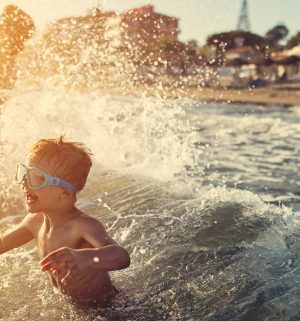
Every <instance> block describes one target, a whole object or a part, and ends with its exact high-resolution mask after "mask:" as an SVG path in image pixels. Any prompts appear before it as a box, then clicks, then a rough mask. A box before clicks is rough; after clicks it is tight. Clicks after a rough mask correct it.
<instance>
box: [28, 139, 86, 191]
mask: <svg viewBox="0 0 300 321" xmlns="http://www.w3.org/2000/svg"><path fill="white" fill-rule="evenodd" d="M91 156H92V153H91V151H90V150H89V149H88V148H87V147H86V146H85V145H84V144H82V143H79V142H71V141H66V140H65V139H64V136H60V137H58V138H48V139H40V140H38V141H37V142H35V143H34V144H33V146H32V147H31V148H30V150H29V153H28V156H27V158H28V159H29V160H31V161H33V162H39V161H41V160H42V159H43V160H44V159H46V160H47V161H48V162H49V166H51V170H52V172H51V174H52V175H55V176H57V177H59V178H62V179H64V180H66V181H67V182H69V183H71V184H73V185H74V186H75V187H76V188H77V190H78V191H80V190H82V189H83V187H84V186H85V183H86V180H87V177H88V174H89V171H90V168H91V166H92V159H91Z"/></svg>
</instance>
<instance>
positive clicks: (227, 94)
mask: <svg viewBox="0 0 300 321" xmlns="http://www.w3.org/2000/svg"><path fill="white" fill-rule="evenodd" d="M134 87H135V89H136V90H134V91H133V90H132V87H131V88H128V87H127V88H122V89H121V88H118V87H117V86H115V87H113V86H110V87H109V88H99V92H102V93H103V94H116V95H120V94H121V95H128V96H134V97H138V96H140V95H141V94H143V95H144V96H146V97H147V96H148V97H157V98H162V99H173V100H176V99H185V98H190V99H195V100H198V101H202V102H204V103H226V104H253V105H262V106H274V105H277V106H283V107H292V106H299V107H300V82H299V81H298V82H285V83H274V84H269V85H267V86H265V87H259V88H248V87H246V88H222V87H191V86H185V87H175V86H172V85H168V86H164V87H162V86H158V85H155V84H154V85H149V84H141V85H138V84H136V85H134ZM112 88H113V89H112ZM82 90H83V91H84V89H83V88H82ZM9 93H10V91H7V90H5V91H4V92H0V106H1V105H2V104H3V103H5V101H6V100H7V99H8V100H9V98H10V94H9Z"/></svg>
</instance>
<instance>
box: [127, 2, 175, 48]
mask: <svg viewBox="0 0 300 321" xmlns="http://www.w3.org/2000/svg"><path fill="white" fill-rule="evenodd" d="M178 34H179V29H178V19H177V18H174V17H169V16H166V15H163V14H160V13H156V12H154V8H153V6H151V5H147V6H143V7H140V8H136V9H132V10H129V11H127V12H126V13H124V14H123V15H122V44H123V45H125V46H128V47H131V46H147V45H148V44H149V43H151V42H153V41H155V40H159V39H168V40H177V39H178Z"/></svg>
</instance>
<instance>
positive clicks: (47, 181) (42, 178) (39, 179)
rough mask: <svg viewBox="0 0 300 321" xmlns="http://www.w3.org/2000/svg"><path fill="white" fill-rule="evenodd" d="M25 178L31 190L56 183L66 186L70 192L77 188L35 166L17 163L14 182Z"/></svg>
mask: <svg viewBox="0 0 300 321" xmlns="http://www.w3.org/2000/svg"><path fill="white" fill-rule="evenodd" d="M25 179H26V180H27V185H28V187H29V188H30V189H33V190H34V189H40V188H44V187H46V186H49V185H56V186H61V187H63V188H66V189H67V190H69V191H71V192H72V193H77V189H76V188H75V187H74V186H73V185H72V184H71V183H69V182H67V181H65V180H63V179H61V178H58V177H55V176H51V175H49V174H48V173H47V172H46V171H44V170H43V169H41V168H39V167H37V166H31V167H28V166H26V165H25V164H22V163H18V164H17V172H16V176H15V182H16V183H18V184H21V183H22V182H23V181H24V180H25Z"/></svg>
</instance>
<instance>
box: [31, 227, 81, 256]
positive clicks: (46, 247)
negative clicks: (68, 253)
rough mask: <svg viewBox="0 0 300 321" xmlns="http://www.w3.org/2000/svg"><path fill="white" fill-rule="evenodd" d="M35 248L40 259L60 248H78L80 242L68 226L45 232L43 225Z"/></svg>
mask: <svg viewBox="0 0 300 321" xmlns="http://www.w3.org/2000/svg"><path fill="white" fill-rule="evenodd" d="M36 241H37V247H38V251H39V253H40V256H41V257H45V256H46V255H47V254H49V253H51V252H53V251H55V250H57V249H59V248H62V247H70V248H80V244H81V242H82V240H81V239H80V238H79V237H78V236H77V235H76V234H75V233H74V232H73V231H72V229H71V228H69V227H68V226H65V227H60V228H56V229H55V228H53V229H51V230H49V231H47V230H46V226H45V224H43V225H42V226H41V228H40V230H39V232H38V234H37V238H36Z"/></svg>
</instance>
